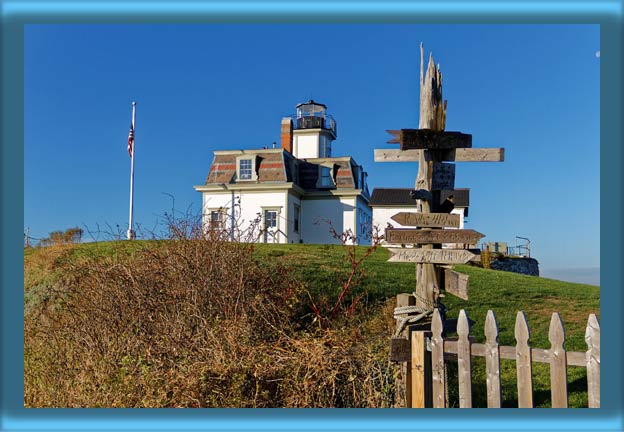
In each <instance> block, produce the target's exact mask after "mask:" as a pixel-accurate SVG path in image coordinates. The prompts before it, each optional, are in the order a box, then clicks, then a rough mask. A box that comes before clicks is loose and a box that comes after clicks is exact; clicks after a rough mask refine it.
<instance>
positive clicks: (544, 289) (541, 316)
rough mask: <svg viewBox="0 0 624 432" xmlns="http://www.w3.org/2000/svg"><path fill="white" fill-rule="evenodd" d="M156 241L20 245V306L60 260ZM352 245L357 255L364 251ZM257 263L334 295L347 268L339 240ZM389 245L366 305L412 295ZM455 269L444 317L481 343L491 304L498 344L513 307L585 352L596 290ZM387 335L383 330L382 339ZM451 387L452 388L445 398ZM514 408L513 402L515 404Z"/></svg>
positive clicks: (537, 330)
mask: <svg viewBox="0 0 624 432" xmlns="http://www.w3.org/2000/svg"><path fill="white" fill-rule="evenodd" d="M159 243H160V242H157V241H135V242H127V241H119V242H105V243H91V244H82V245H73V246H63V247H49V248H44V249H25V250H24V288H25V308H28V306H29V304H30V303H33V302H35V301H36V300H37V299H40V298H42V297H45V295H46V290H47V289H48V288H49V287H50V286H52V285H53V284H54V283H55V282H56V281H57V280H58V278H59V277H60V275H59V273H58V266H59V265H60V264H61V263H62V262H63V261H64V260H79V259H83V258H88V257H98V256H111V255H115V254H132V253H135V252H136V251H139V250H142V249H144V248H151V247H157V246H158V244H159ZM365 250H366V248H365V247H358V248H357V253H358V255H362V254H363V253H364V252H365ZM254 254H255V256H256V258H257V259H258V261H260V262H268V261H273V260H275V261H280V262H282V263H284V264H286V265H288V266H290V267H291V268H292V271H293V272H294V273H296V274H297V275H298V276H299V277H300V279H301V280H302V281H303V282H304V284H305V287H306V289H307V290H308V291H309V292H310V293H312V294H314V295H320V294H323V295H326V296H327V297H329V298H330V299H331V298H335V296H336V295H337V293H338V292H339V291H340V286H341V281H342V280H344V277H345V275H346V274H347V273H348V271H349V265H348V262H347V260H346V258H345V257H346V254H345V248H344V247H343V246H338V245H301V244H297V245H288V244H286V245H264V244H258V245H255V246H254ZM387 259H388V251H387V250H386V249H384V248H378V249H377V250H376V251H375V252H374V253H373V254H372V255H371V256H370V257H368V258H367V260H366V261H365V262H364V263H363V266H362V268H363V269H364V271H365V274H366V276H365V277H364V279H363V280H362V283H361V285H360V286H359V287H358V288H357V290H356V291H357V292H358V293H360V292H363V293H365V300H366V302H368V303H369V304H376V303H378V302H381V301H385V300H387V299H389V298H393V297H394V296H395V295H396V294H399V293H410V292H412V291H413V290H414V287H415V268H414V264H409V263H388V262H387ZM455 270H457V271H458V272H461V273H465V274H468V275H469V276H470V282H469V300H467V301H464V300H461V299H459V298H457V297H454V296H452V295H450V294H448V295H447V296H446V297H445V298H444V299H443V303H444V304H445V305H446V306H447V308H448V312H447V317H450V318H453V317H457V315H458V314H459V311H460V309H465V310H466V311H467V313H468V315H469V316H470V318H471V319H472V320H474V321H475V324H474V325H473V328H472V331H471V334H472V335H473V336H474V337H475V339H476V342H483V341H484V336H483V325H484V322H485V316H486V313H487V311H488V310H489V309H491V310H493V311H494V312H495V314H496V317H497V321H498V326H499V331H500V335H499V341H500V343H501V344H503V345H515V339H514V335H513V331H514V324H515V318H516V313H517V311H524V312H525V314H526V316H527V319H528V323H529V328H530V330H531V345H532V346H533V347H538V348H548V347H549V345H550V344H549V342H548V337H547V335H548V326H549V324H550V319H551V315H552V313H553V312H559V314H560V315H561V318H562V320H563V323H564V326H565V330H566V344H565V347H566V349H567V350H568V351H585V350H586V349H587V347H586V345H585V342H584V333H585V326H586V323H587V318H588V315H589V314H590V313H595V314H597V315H598V316H599V311H600V309H599V307H600V288H599V287H596V286H591V285H584V284H574V283H568V282H562V281H557V280H551V279H545V278H538V277H531V276H524V275H519V274H515V273H509V272H502V271H495V270H484V269H482V268H478V267H473V266H468V265H463V266H456V267H455ZM389 337H390V335H388V338H389ZM501 363H502V382H503V397H504V405H505V406H514V404H517V399H516V398H517V396H516V390H515V374H516V372H515V363H514V362H513V361H508V360H503V361H501ZM568 375H569V377H568V383H569V384H568V385H569V393H570V395H569V399H570V406H577V407H578V406H586V405H587V394H586V389H585V386H586V381H585V370H584V368H569V373H568ZM484 389H485V371H484V365H483V359H480V358H475V359H474V382H473V392H474V395H473V399H474V401H475V405H476V406H485V396H484V395H485V391H484ZM534 389H535V404H536V406H549V404H550V402H549V398H550V391H549V372H548V365H543V364H536V365H535V368H534ZM453 397H454V393H453V392H451V398H453ZM516 406H517V405H516Z"/></svg>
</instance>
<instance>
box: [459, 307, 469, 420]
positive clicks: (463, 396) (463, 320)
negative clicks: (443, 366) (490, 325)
mask: <svg viewBox="0 0 624 432" xmlns="http://www.w3.org/2000/svg"><path fill="white" fill-rule="evenodd" d="M469 334H470V326H469V323H468V316H467V315H466V311H465V310H463V309H462V310H460V311H459V319H458V321H457V336H459V339H458V341H457V365H458V373H459V407H460V408H472V358H471V356H470V340H469V339H468V335H469Z"/></svg>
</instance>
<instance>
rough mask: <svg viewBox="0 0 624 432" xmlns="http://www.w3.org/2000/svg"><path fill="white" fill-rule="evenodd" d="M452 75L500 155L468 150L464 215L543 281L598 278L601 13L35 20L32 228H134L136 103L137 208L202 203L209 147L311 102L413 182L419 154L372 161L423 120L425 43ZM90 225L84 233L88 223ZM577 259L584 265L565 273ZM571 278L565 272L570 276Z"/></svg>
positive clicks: (256, 144)
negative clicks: (300, 20)
mask: <svg viewBox="0 0 624 432" xmlns="http://www.w3.org/2000/svg"><path fill="white" fill-rule="evenodd" d="M421 41H422V42H423V43H424V45H425V50H426V52H427V53H428V52H429V51H433V54H434V58H435V61H436V62H437V63H439V64H440V67H441V70H442V74H443V92H444V98H445V99H447V100H448V110H447V127H446V129H447V130H449V131H461V132H464V133H470V134H472V135H473V147H504V148H505V159H506V160H505V162H503V163H458V166H457V170H456V171H457V174H456V181H455V185H456V187H467V188H470V189H471V192H470V200H471V206H470V215H469V218H468V221H467V227H468V228H472V229H475V230H478V231H480V232H482V233H484V234H485V235H486V238H485V239H484V240H485V241H505V242H508V243H509V244H514V243H515V237H516V236H521V237H528V238H530V239H531V248H532V255H533V256H534V257H535V258H537V259H538V261H539V262H540V270H541V272H542V274H543V275H544V276H548V275H549V274H552V275H555V274H556V275H557V277H558V278H561V279H566V278H570V279H572V280H579V281H584V282H592V283H598V279H597V277H598V276H597V275H598V274H597V269H598V268H599V265H600V244H599V235H600V222H599V220H600V195H599V193H600V164H599V156H600V59H599V56H597V55H596V53H597V52H598V51H599V50H600V37H599V26H597V25H591V26H590V25H551V26H545V25H361V24H350V25H268V24H259V25H234V24H227V25H225V24H224V25H28V26H26V30H25V39H24V48H25V60H24V61H25V64H24V71H25V72H24V77H25V80H24V84H25V88H24V98H25V100H24V102H25V104H24V105H25V112H24V128H25V129H24V140H25V142H24V158H25V166H24V175H25V178H24V227H29V229H30V235H31V236H32V237H35V238H41V237H45V236H47V235H48V233H49V232H50V231H53V230H57V229H65V228H68V227H71V226H81V227H83V228H84V227H85V226H86V227H88V228H89V229H91V230H93V231H95V230H97V227H98V226H99V228H100V229H101V230H106V229H107V228H106V225H110V226H112V227H115V226H116V225H119V226H120V227H121V229H122V230H125V229H126V226H127V223H128V200H129V197H128V195H129V175H130V174H129V169H130V158H129V157H128V153H127V151H126V138H127V135H128V128H129V124H130V117H131V102H132V101H133V100H136V101H137V103H138V105H137V123H136V147H137V149H136V152H137V153H136V161H135V164H136V165H135V221H136V222H138V223H139V224H141V225H142V227H143V228H144V230H146V231H149V230H152V229H156V230H161V228H160V227H157V224H158V222H159V220H161V218H162V216H163V214H164V213H165V212H169V211H171V207H172V200H171V197H170V196H169V195H168V194H170V195H173V196H174V197H175V207H176V211H186V210H187V209H188V208H189V206H191V209H192V210H193V211H195V212H198V211H199V209H200V194H199V193H197V192H195V191H194V190H193V185H197V184H202V183H203V182H204V180H205V178H206V175H207V172H208V169H209V166H210V163H211V161H212V151H213V150H226V149H241V148H260V147H263V146H271V143H272V142H273V141H277V142H278V143H279V133H280V119H281V118H282V117H283V116H286V115H290V114H293V113H294V107H295V105H296V104H297V103H299V102H303V101H306V100H308V99H310V98H311V97H313V98H314V99H315V100H317V101H320V102H323V103H324V104H326V105H327V107H328V112H329V113H330V114H332V115H333V116H334V118H335V119H336V121H337V123H338V139H337V141H336V142H335V143H334V146H333V153H334V155H351V156H353V157H354V158H355V160H356V161H357V162H359V163H361V164H363V165H364V167H365V169H366V170H367V171H368V173H369V186H370V188H371V191H372V189H373V188H375V187H412V186H413V184H414V177H415V175H416V172H417V164H415V163H392V164H390V163H375V162H374V160H373V150H374V149H376V148H395V147H393V146H392V145H389V144H386V141H387V140H388V139H389V135H388V134H387V133H386V132H385V130H386V129H401V128H416V127H417V126H418V100H419V99H418V98H419V95H418V73H419V49H418V45H419V43H420V42H421ZM86 237H87V238H89V236H88V235H87V236H86ZM568 269H575V271H574V272H571V271H567V270H568ZM566 274H569V275H570V276H566Z"/></svg>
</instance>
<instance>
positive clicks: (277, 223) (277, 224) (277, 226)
mask: <svg viewBox="0 0 624 432" xmlns="http://www.w3.org/2000/svg"><path fill="white" fill-rule="evenodd" d="M260 209H261V210H262V238H263V239H264V242H265V243H268V241H267V240H268V238H267V233H266V231H267V221H266V212H268V211H274V212H275V235H276V238H277V240H278V241H277V242H276V243H279V239H280V233H281V231H280V218H281V213H282V207H275V206H271V207H260Z"/></svg>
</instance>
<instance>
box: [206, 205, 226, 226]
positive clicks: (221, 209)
mask: <svg viewBox="0 0 624 432" xmlns="http://www.w3.org/2000/svg"><path fill="white" fill-rule="evenodd" d="M207 210H208V229H210V230H215V229H220V230H224V229H225V228H226V223H227V215H228V214H227V211H228V209H227V208H225V207H214V208H209V209H207ZM213 213H218V214H219V216H220V217H219V219H218V220H217V222H218V223H216V224H215V223H214V222H215V221H214V220H213V219H212V215H213Z"/></svg>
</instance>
